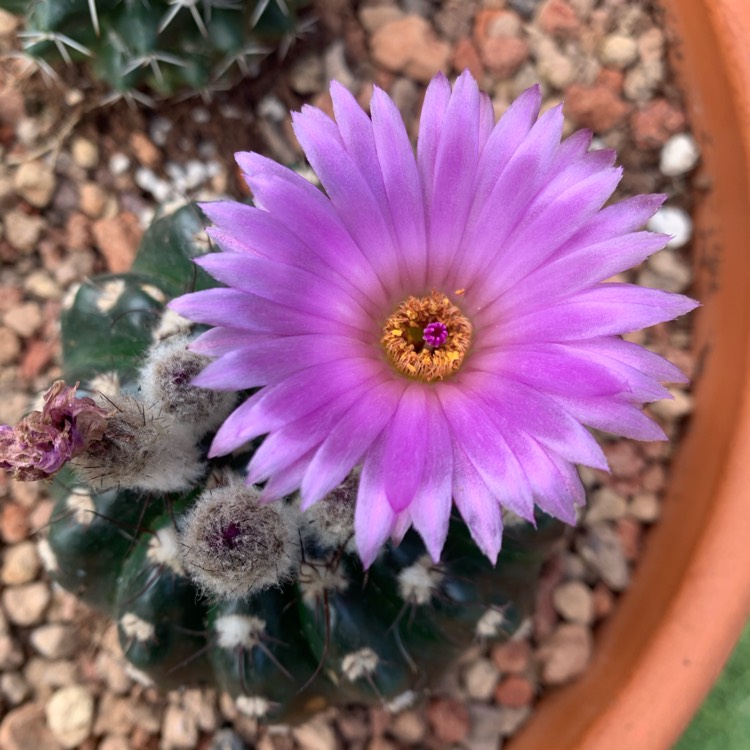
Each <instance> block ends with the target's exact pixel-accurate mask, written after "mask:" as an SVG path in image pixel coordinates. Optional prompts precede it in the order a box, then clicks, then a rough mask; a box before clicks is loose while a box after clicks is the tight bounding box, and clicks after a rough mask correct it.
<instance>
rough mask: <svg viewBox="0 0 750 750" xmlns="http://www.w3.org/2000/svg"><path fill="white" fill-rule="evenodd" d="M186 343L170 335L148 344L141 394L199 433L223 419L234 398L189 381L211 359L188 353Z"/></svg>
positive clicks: (182, 337)
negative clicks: (150, 344)
mask: <svg viewBox="0 0 750 750" xmlns="http://www.w3.org/2000/svg"><path fill="white" fill-rule="evenodd" d="M189 343H190V339H189V337H187V336H172V337H170V338H168V339H165V340H163V341H159V342H157V343H156V344H154V345H153V346H152V347H151V349H150V350H149V353H148V356H147V358H146V362H145V363H144V365H143V368H142V369H141V377H140V388H141V397H142V398H143V400H144V401H146V402H147V403H149V404H153V405H154V406H156V407H157V408H159V409H160V410H161V411H163V412H164V413H165V414H168V415H169V416H171V417H174V419H176V420H178V421H179V422H183V423H184V424H186V425H190V426H192V427H193V428H194V431H195V433H196V434H199V435H200V436H202V435H204V434H205V433H206V432H208V431H209V430H211V429H213V428H214V427H217V426H218V425H219V424H220V423H221V422H222V421H223V420H224V418H225V417H226V416H227V414H228V413H229V412H230V410H231V409H232V407H233V406H234V404H235V401H236V399H237V397H236V394H234V393H226V392H219V391H212V390H209V389H208V388H201V387H200V386H194V385H192V384H191V383H192V380H193V378H194V377H195V376H196V375H198V373H199V372H200V371H201V370H202V369H203V368H204V367H205V366H206V365H207V364H208V363H209V362H210V361H211V360H210V359H209V358H208V357H204V356H203V355H201V354H196V353H195V352H191V351H190V350H189V349H188V348H187V347H188V344H189Z"/></svg>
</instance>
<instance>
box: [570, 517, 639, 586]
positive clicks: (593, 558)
mask: <svg viewBox="0 0 750 750" xmlns="http://www.w3.org/2000/svg"><path fill="white" fill-rule="evenodd" d="M578 551H579V553H580V555H581V557H583V559H584V560H585V561H586V562H587V563H588V564H589V565H591V567H592V568H594V570H596V571H597V572H598V573H599V575H600V576H601V577H602V580H603V581H604V582H605V583H606V584H607V586H609V587H610V588H611V589H612V590H613V591H623V590H624V589H626V588H627V586H628V583H630V573H629V571H628V563H627V560H626V559H625V554H624V551H623V549H622V544H621V542H620V539H619V537H618V536H617V533H616V532H615V531H614V530H613V529H612V528H611V527H610V526H609V525H608V524H606V523H600V524H597V525H596V526H592V527H591V528H590V529H589V531H588V533H587V534H586V536H585V537H584V538H583V541H582V543H581V544H580V546H579V550H578Z"/></svg>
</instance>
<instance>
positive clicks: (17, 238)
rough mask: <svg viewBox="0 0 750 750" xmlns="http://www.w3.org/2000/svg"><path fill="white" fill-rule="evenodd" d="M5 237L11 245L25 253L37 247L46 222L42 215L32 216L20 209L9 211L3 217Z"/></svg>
mask: <svg viewBox="0 0 750 750" xmlns="http://www.w3.org/2000/svg"><path fill="white" fill-rule="evenodd" d="M3 226H4V228H5V239H7V240H8V242H9V243H10V245H11V247H14V248H15V249H16V250H20V251H21V252H24V253H30V252H31V251H32V250H34V249H35V248H36V245H37V242H38V241H39V238H40V237H41V236H42V231H43V230H44V228H45V226H46V223H45V221H44V219H43V218H42V217H41V216H30V215H29V214H27V213H25V212H24V211H21V210H20V209H13V210H12V211H8V212H7V213H6V214H5V216H4V218H3Z"/></svg>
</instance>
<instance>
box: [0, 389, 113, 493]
mask: <svg viewBox="0 0 750 750" xmlns="http://www.w3.org/2000/svg"><path fill="white" fill-rule="evenodd" d="M77 388H78V383H76V384H75V385H74V386H68V385H65V382H64V381H62V380H58V381H56V382H55V383H53V385H52V387H51V388H50V389H49V390H48V391H47V392H46V393H45V394H44V404H43V406H42V409H41V411H33V412H31V414H29V415H28V416H26V417H24V418H23V419H22V420H21V421H20V422H19V423H18V424H17V425H16V426H15V427H10V426H9V425H0V469H5V470H6V471H11V472H13V476H14V478H15V479H20V480H22V481H26V482H29V481H34V480H36V479H45V478H46V477H49V476H51V475H52V474H54V473H55V472H56V471H58V470H59V469H61V468H62V466H63V465H64V464H65V463H66V462H67V461H69V460H71V459H72V458H74V457H75V456H77V455H79V454H80V453H82V452H83V451H85V450H86V449H87V448H88V447H89V446H90V445H91V444H92V443H95V442H96V441H98V440H100V439H101V438H102V436H103V434H104V431H105V429H106V427H107V411H106V410H105V409H102V408H100V407H99V406H97V405H96V403H95V402H94V401H93V400H92V399H90V398H76V395H75V393H76V389H77Z"/></svg>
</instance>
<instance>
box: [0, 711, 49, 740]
mask: <svg viewBox="0 0 750 750" xmlns="http://www.w3.org/2000/svg"><path fill="white" fill-rule="evenodd" d="M0 747H2V748H3V750H60V743H59V742H58V741H57V740H56V739H55V737H54V735H53V734H52V732H50V730H49V728H48V727H47V724H46V722H45V721H44V706H41V705H39V704H38V703H26V704H24V705H22V706H19V707H18V708H14V709H13V710H12V711H10V712H9V713H8V714H7V715H6V716H5V718H4V719H3V720H2V723H1V724H0Z"/></svg>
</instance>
